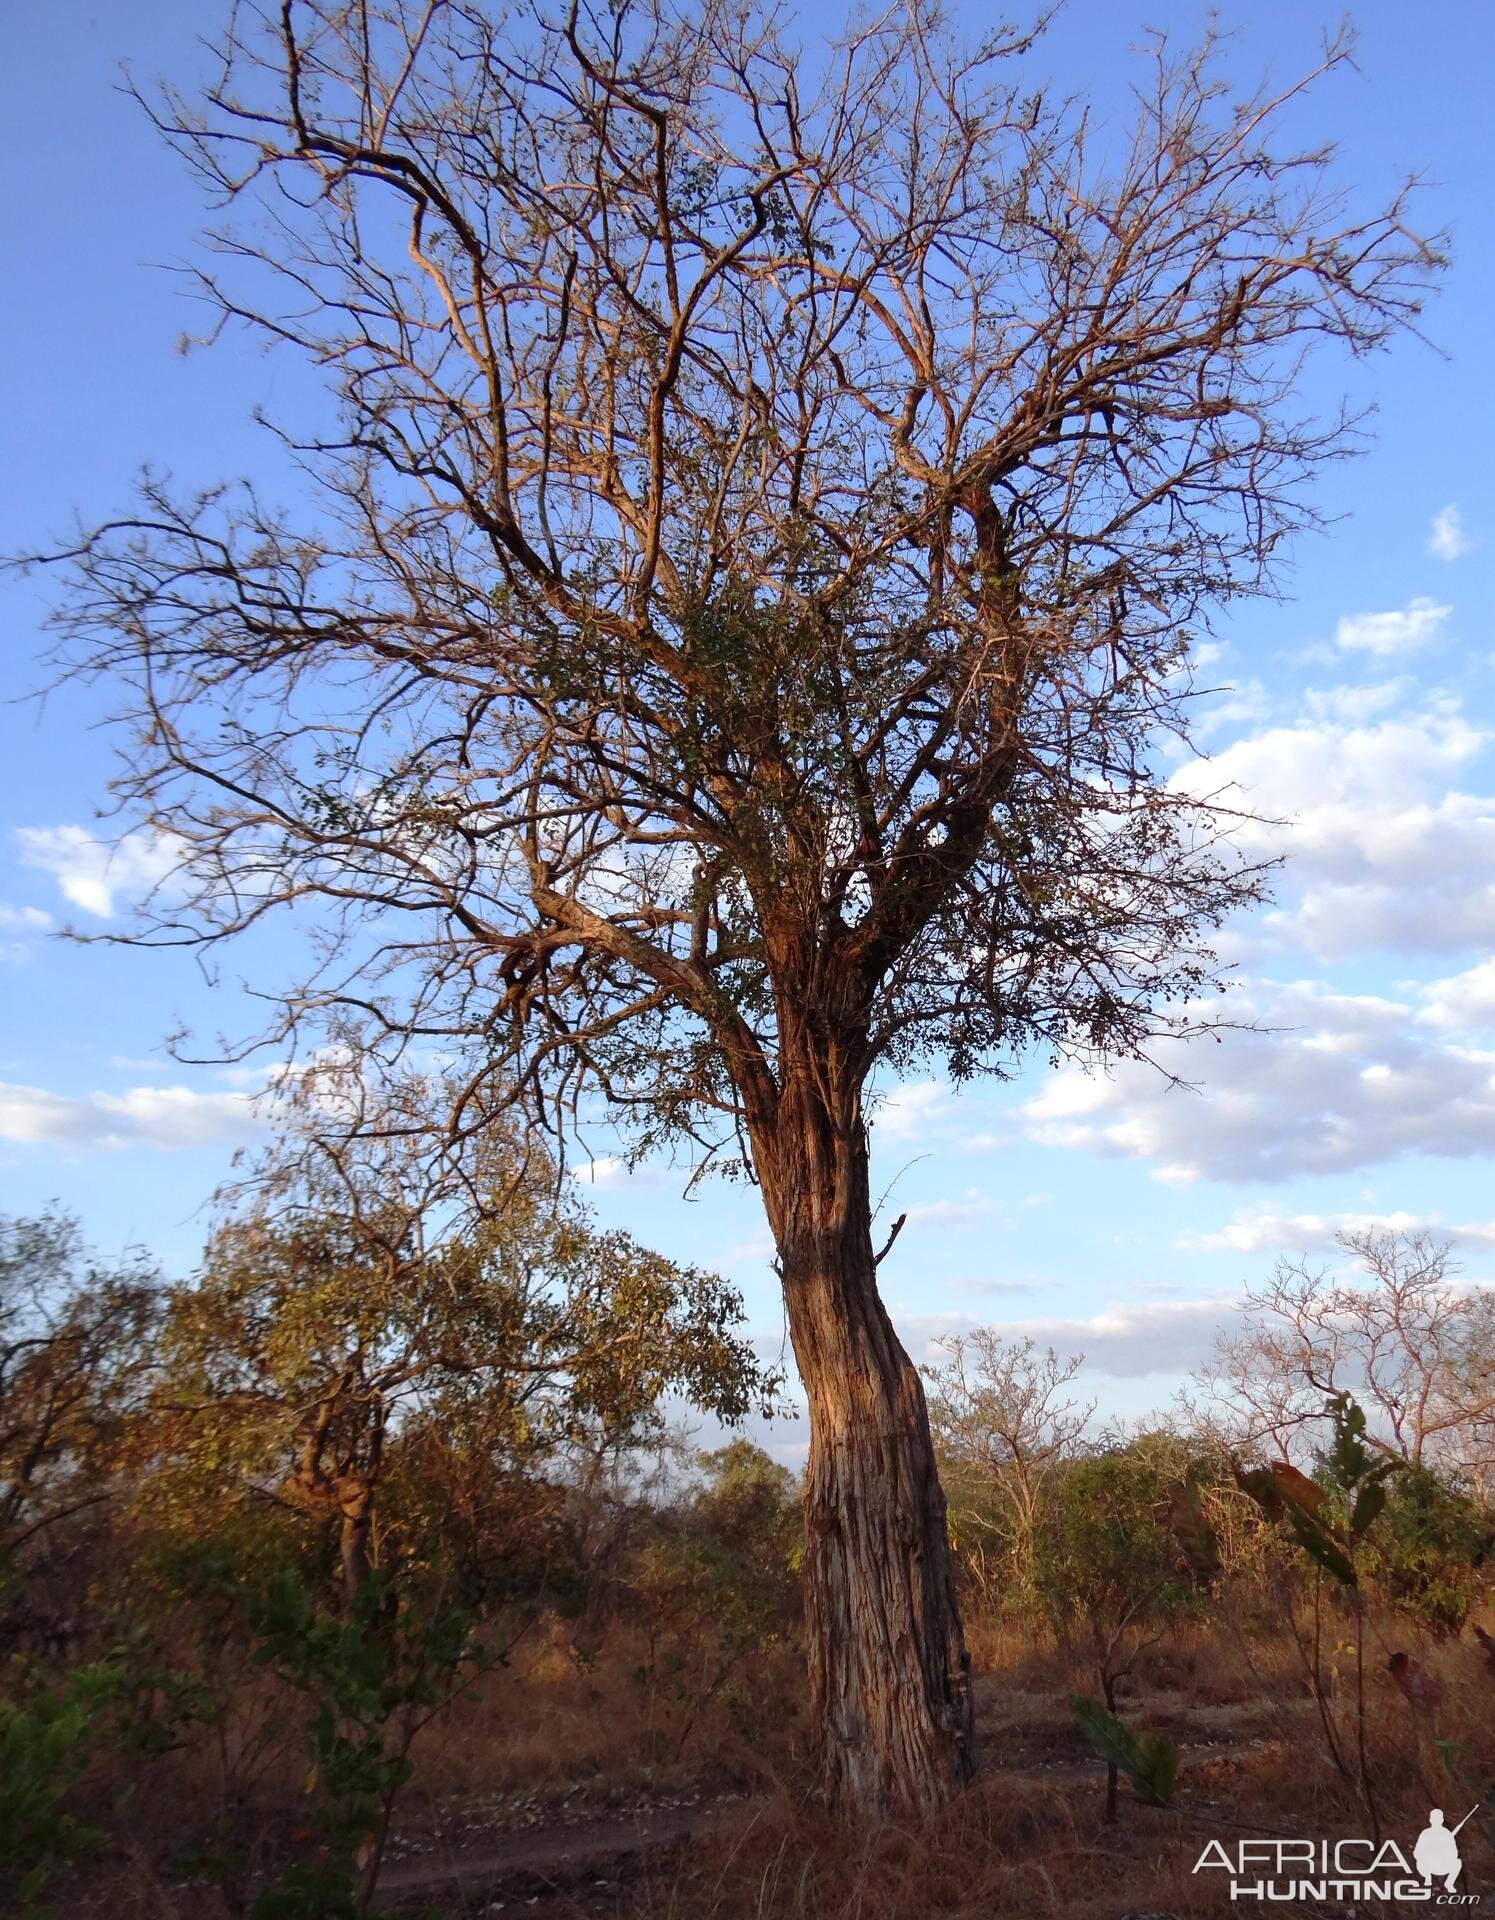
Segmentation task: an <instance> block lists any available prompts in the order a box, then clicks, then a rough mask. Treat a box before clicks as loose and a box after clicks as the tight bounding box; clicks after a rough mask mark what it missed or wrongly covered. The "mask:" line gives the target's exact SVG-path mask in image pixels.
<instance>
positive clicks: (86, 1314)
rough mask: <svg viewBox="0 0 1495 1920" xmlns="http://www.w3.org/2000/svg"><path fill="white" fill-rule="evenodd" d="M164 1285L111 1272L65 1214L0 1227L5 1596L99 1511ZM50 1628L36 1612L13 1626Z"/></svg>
mask: <svg viewBox="0 0 1495 1920" xmlns="http://www.w3.org/2000/svg"><path fill="white" fill-rule="evenodd" d="M160 1301H161V1284H160V1279H159V1276H158V1275H157V1273H156V1272H155V1270H154V1269H153V1268H151V1267H150V1266H148V1265H147V1264H146V1263H145V1262H144V1260H140V1261H137V1262H135V1263H134V1264H132V1265H129V1266H126V1267H124V1268H122V1269H119V1270H117V1271H112V1272H111V1271H107V1270H104V1269H101V1268H100V1267H98V1266H96V1265H95V1264H93V1263H92V1262H91V1261H90V1260H89V1258H88V1257H87V1255H86V1253H85V1250H84V1247H83V1241H82V1236H81V1234H80V1232H79V1230H78V1227H77V1224H76V1222H74V1221H72V1220H69V1219H67V1218H66V1217H64V1216H63V1215H61V1214H57V1213H47V1214H42V1215H40V1216H38V1217H37V1218H35V1219H0V1591H3V1588H4V1586H5V1585H6V1584H7V1583H8V1582H9V1581H10V1580H11V1579H16V1578H19V1577H20V1576H21V1575H22V1573H23V1572H26V1573H29V1575H30V1576H31V1578H32V1580H33V1582H34V1581H35V1579H36V1576H37V1566H36V1561H37V1556H38V1553H39V1550H40V1549H41V1548H42V1547H44V1546H45V1544H46V1541H47V1539H48V1536H49V1535H51V1534H53V1532H54V1530H56V1529H59V1528H61V1527H63V1525H64V1523H66V1522H68V1521H70V1520H72V1519H73V1518H74V1517H75V1516H76V1515H79V1514H82V1513H84V1512H87V1511H88V1510H89V1509H91V1508H94V1507H98V1506H100V1505H102V1504H103V1502H105V1501H106V1500H107V1499H108V1498H109V1497H110V1494H111V1493H112V1492H113V1491H114V1489H115V1486H116V1485H117V1482H116V1479H115V1477H114V1476H115V1472H116V1469H117V1468H118V1467H119V1466H120V1464H121V1461H122V1459H123V1457H124V1456H125V1455H126V1454H127V1453H128V1450H129V1448H130V1446H131V1444H132V1432H133V1429H134V1427H135V1425H136V1423H137V1420H138V1417H139V1415H140V1414H141V1412H142V1409H143V1404H144V1399H145V1396H146V1394H147V1392H148V1387H149V1368H150V1364H151V1361H152V1358H153V1345H152V1342H153V1338H154V1336H155V1333H156V1331H157V1328H158V1325H159V1318H160ZM22 1619H24V1620H31V1621H32V1624H33V1625H44V1624H45V1623H44V1622H43V1621H42V1619H41V1616H40V1615H39V1614H37V1611H36V1608H35V1606H34V1605H30V1604H28V1603H27V1602H26V1601H25V1600H24V1599H23V1600H22V1601H21V1602H20V1603H19V1614H18V1615H16V1616H15V1618H14V1619H13V1622H12V1624H15V1621H16V1620H22Z"/></svg>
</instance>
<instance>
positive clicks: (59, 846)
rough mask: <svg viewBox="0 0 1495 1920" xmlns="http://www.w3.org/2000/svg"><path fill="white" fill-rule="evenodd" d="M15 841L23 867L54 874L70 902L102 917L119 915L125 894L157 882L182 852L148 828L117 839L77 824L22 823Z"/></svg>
mask: <svg viewBox="0 0 1495 1920" xmlns="http://www.w3.org/2000/svg"><path fill="white" fill-rule="evenodd" d="M15 839H16V845H17V847H18V849H19V851H20V856H21V863H22V865H23V866H27V867H34V868H37V869H38V870H39V871H41V872H42V873H49V874H51V876H52V878H53V879H54V880H55V881H56V882H57V884H58V886H59V887H60V888H61V889H62V897H63V898H64V899H65V900H66V901H68V903H69V904H70V905H72V906H75V907H77V908H78V910H79V911H80V912H81V913H87V914H91V915H92V916H93V917H94V918H95V919H99V920H108V919H111V918H112V917H113V915H114V912H115V903H116V900H117V899H118V898H119V896H121V895H126V896H130V895H136V896H138V895H140V894H144V893H148V892H149V891H150V889H151V888H152V887H154V886H157V885H158V884H159V883H160V882H161V881H162V880H164V879H165V877H166V875H167V874H168V873H170V872H171V870H172V868H173V867H175V866H176V865H178V863H179V862H180V860H181V852H182V849H181V846H180V844H179V842H177V841H176V840H175V839H174V838H173V837H172V836H171V835H170V834H165V833H155V832H152V831H151V830H150V829H149V828H146V827H142V828H140V829H138V830H137V831H136V832H134V833H127V834H126V835H125V836H124V837H123V838H122V839H120V840H116V841H113V842H110V841H107V840H101V839H99V838H98V836H97V835H96V834H92V833H90V832H89V831H88V829H87V828H86V827H76V826H58V827H18V828H17V829H16V834H15Z"/></svg>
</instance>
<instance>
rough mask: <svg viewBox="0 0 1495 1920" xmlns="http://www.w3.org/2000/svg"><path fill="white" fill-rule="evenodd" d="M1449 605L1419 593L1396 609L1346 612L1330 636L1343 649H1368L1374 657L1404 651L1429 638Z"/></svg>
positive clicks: (1383, 656) (1362, 650) (1445, 616)
mask: <svg viewBox="0 0 1495 1920" xmlns="http://www.w3.org/2000/svg"><path fill="white" fill-rule="evenodd" d="M1452 612H1453V608H1452V607H1447V606H1444V605H1443V604H1442V602H1441V601H1437V600H1429V599H1427V598H1426V597H1425V596H1419V598H1417V599H1416V600H1409V601H1408V602H1407V604H1406V606H1405V607H1402V608H1401V609H1400V610H1397V609H1392V610H1391V611H1389V612H1387V613H1347V614H1345V616H1344V617H1343V619H1341V621H1340V623H1339V625H1338V626H1337V627H1336V628H1335V629H1334V639H1335V642H1336V643H1337V644H1338V646H1339V647H1340V648H1342V649H1343V651H1344V652H1346V653H1370V654H1374V655H1375V656H1376V657H1377V658H1378V659H1386V658H1389V657H1390V656H1392V655H1393V654H1399V653H1408V652H1410V651H1411V650H1412V649H1413V648H1415V647H1421V646H1424V645H1426V643H1427V642H1428V641H1429V640H1431V639H1432V638H1433V637H1434V635H1436V634H1437V633H1438V632H1439V631H1440V629H1441V628H1442V626H1443V623H1444V621H1445V620H1446V619H1447V618H1448V616H1449V614H1451V613H1452Z"/></svg>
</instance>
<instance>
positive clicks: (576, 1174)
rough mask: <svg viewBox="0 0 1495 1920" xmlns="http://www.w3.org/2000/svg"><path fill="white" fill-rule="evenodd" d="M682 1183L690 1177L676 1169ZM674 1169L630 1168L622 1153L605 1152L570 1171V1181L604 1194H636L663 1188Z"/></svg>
mask: <svg viewBox="0 0 1495 1920" xmlns="http://www.w3.org/2000/svg"><path fill="white" fill-rule="evenodd" d="M673 1171H674V1172H675V1173H677V1174H678V1176H679V1178H680V1180H681V1182H682V1184H683V1182H684V1181H686V1180H687V1179H689V1177H690V1176H689V1174H688V1173H686V1172H684V1171H682V1170H681V1169H679V1168H675V1169H674V1170H673ZM670 1172H671V1169H670V1168H668V1167H661V1166H637V1167H630V1166H629V1164H628V1162H627V1161H626V1160H625V1159H624V1158H623V1157H622V1155H621V1154H616V1153H603V1154H599V1155H598V1156H597V1157H596V1159H595V1160H587V1161H585V1162H583V1164H582V1165H580V1166H576V1167H573V1168H572V1169H571V1178H572V1179H573V1180H575V1181H576V1182H577V1184H578V1185H579V1186H583V1187H596V1188H599V1189H600V1190H602V1191H603V1192H611V1193H618V1192H622V1191H624V1190H626V1189H628V1188H632V1189H634V1190H635V1191H638V1190H645V1189H649V1188H653V1187H661V1186H663V1185H664V1183H665V1180H666V1178H667V1177H668V1176H669V1174H670Z"/></svg>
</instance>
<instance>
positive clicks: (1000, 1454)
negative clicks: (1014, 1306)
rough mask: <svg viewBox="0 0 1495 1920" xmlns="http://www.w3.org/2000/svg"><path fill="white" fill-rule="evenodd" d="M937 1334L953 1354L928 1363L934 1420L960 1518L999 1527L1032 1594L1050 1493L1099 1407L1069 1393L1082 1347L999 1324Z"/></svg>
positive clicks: (1015, 1581)
mask: <svg viewBox="0 0 1495 1920" xmlns="http://www.w3.org/2000/svg"><path fill="white" fill-rule="evenodd" d="M938 1344H939V1345H940V1346H941V1347H942V1348H943V1349H944V1350H945V1352H946V1353H947V1354H948V1355H949V1358H948V1359H947V1360H945V1361H943V1362H942V1363H941V1364H940V1365H938V1366H934V1367H926V1368H925V1369H924V1373H925V1377H926V1379H927V1380H928V1382H929V1423H930V1426H931V1428H932V1430H933V1433H934V1441H935V1446H936V1448H937V1449H938V1452H939V1457H940V1468H941V1472H942V1475H943V1478H944V1482H945V1485H946V1487H947V1489H949V1490H950V1491H951V1495H952V1499H953V1501H954V1504H955V1506H956V1510H957V1514H958V1516H959V1518H958V1521H957V1524H958V1525H959V1524H961V1523H962V1522H968V1523H969V1524H970V1525H971V1526H973V1527H974V1528H978V1529H982V1530H991V1531H994V1532H995V1533H996V1535H997V1537H998V1540H999V1542H1000V1545H1001V1555H1000V1566H1001V1571H1002V1575H1003V1577H1004V1578H1005V1579H1006V1580H1008V1581H1010V1582H1011V1583H1012V1585H1013V1586H1014V1587H1015V1588H1016V1589H1017V1591H1018V1593H1019V1594H1023V1593H1026V1594H1031V1593H1032V1592H1033V1589H1034V1586H1035V1582H1036V1578H1037V1543H1038V1527H1039V1519H1040V1515H1041V1511H1042V1507H1043V1502H1044V1498H1045V1494H1046V1493H1047V1492H1048V1491H1049V1488H1050V1483H1051V1481H1052V1478H1053V1475H1054V1473H1055V1471H1056V1469H1057V1468H1058V1467H1059V1466H1060V1465H1061V1463H1062V1462H1063V1461H1064V1460H1066V1459H1067V1458H1068V1457H1069V1456H1070V1455H1071V1453H1072V1452H1073V1450H1074V1448H1075V1446H1076V1443H1077V1442H1078V1441H1079V1440H1080V1438H1081V1436H1082V1435H1083V1434H1084V1432H1085V1429H1086V1427H1087V1426H1088V1425H1089V1423H1090V1417H1091V1415H1092V1414H1093V1413H1094V1412H1095V1402H1094V1401H1093V1400H1090V1401H1086V1402H1084V1403H1083V1404H1082V1403H1081V1402H1080V1401H1078V1400H1074V1399H1068V1398H1066V1397H1065V1390H1066V1388H1068V1387H1069V1386H1070V1384H1071V1383H1072V1382H1073V1380H1074V1378H1075V1376H1076V1375H1077V1374H1078V1373H1079V1371H1080V1368H1081V1366H1082V1365H1083V1364H1084V1355H1083V1354H1072V1355H1071V1356H1070V1357H1069V1358H1068V1359H1063V1360H1061V1359H1060V1357H1059V1355H1058V1354H1057V1353H1056V1352H1055V1351H1054V1349H1053V1348H1052V1347H1048V1348H1046V1349H1044V1348H1040V1347H1039V1346H1038V1344H1037V1342H1036V1341H1034V1340H1032V1339H1024V1340H1012V1341H1006V1340H1003V1339H1002V1338H1001V1337H1000V1336H999V1335H998V1334H997V1333H996V1331H995V1330H994V1329H993V1328H991V1327H977V1328H975V1329H974V1330H973V1331H972V1332H971V1333H970V1334H969V1335H966V1334H953V1335H951V1336H950V1337H949V1338H948V1339H945V1340H941V1341H940V1342H939V1343H938ZM963 1530H964V1528H963V1526H962V1531H963Z"/></svg>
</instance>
